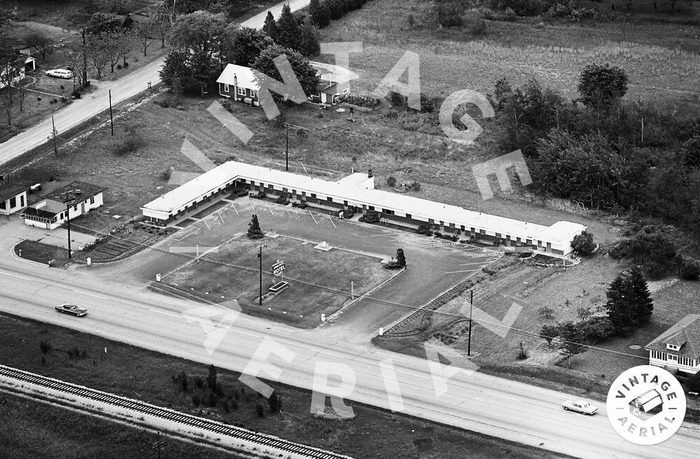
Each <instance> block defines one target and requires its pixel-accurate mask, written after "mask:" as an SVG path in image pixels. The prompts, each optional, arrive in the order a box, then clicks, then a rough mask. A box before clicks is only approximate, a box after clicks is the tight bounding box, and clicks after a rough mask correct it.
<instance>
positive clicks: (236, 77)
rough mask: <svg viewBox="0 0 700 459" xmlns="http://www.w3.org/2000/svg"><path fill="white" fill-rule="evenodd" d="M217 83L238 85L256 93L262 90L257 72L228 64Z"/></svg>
mask: <svg viewBox="0 0 700 459" xmlns="http://www.w3.org/2000/svg"><path fill="white" fill-rule="evenodd" d="M216 82H217V83H223V84H228V85H238V86H241V87H243V88H248V89H253V90H255V91H259V90H260V84H259V82H258V77H257V76H256V74H255V71H254V70H253V69H251V68H250V67H244V66H242V65H236V64H227V65H226V68H225V69H224V71H223V72H221V75H219V78H217V79H216Z"/></svg>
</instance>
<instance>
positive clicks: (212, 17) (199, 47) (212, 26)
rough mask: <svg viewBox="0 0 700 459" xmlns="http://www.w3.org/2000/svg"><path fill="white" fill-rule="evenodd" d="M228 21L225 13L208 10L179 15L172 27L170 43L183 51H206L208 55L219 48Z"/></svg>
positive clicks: (211, 54) (196, 52)
mask: <svg viewBox="0 0 700 459" xmlns="http://www.w3.org/2000/svg"><path fill="white" fill-rule="evenodd" d="M227 24H228V22H227V20H226V16H224V15H223V14H221V13H219V14H213V13H210V12H208V11H195V12H194V13H190V14H184V15H182V16H179V17H178V18H177V19H176V20H175V22H174V23H173V26H172V28H171V29H170V44H171V45H173V47H175V48H178V49H179V50H181V51H187V52H190V53H193V54H199V53H204V54H205V55H207V56H208V57H212V56H213V54H214V53H215V52H216V51H218V50H219V42H220V40H221V38H222V36H223V35H224V34H225V31H226V26H227Z"/></svg>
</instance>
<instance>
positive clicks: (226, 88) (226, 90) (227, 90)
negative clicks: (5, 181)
mask: <svg viewBox="0 0 700 459" xmlns="http://www.w3.org/2000/svg"><path fill="white" fill-rule="evenodd" d="M224 92H231V90H230V89H229V87H228V85H227V84H226V83H224Z"/></svg>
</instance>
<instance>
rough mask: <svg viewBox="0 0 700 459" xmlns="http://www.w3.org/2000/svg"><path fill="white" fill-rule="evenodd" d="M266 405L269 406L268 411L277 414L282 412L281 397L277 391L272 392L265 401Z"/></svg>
mask: <svg viewBox="0 0 700 459" xmlns="http://www.w3.org/2000/svg"><path fill="white" fill-rule="evenodd" d="M267 404H268V405H270V411H272V412H273V413H279V412H280V411H281V410H282V396H280V394H279V393H278V392H277V391H274V392H272V394H270V397H269V398H268V399H267Z"/></svg>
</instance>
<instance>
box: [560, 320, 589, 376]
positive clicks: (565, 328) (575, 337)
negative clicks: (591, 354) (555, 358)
mask: <svg viewBox="0 0 700 459" xmlns="http://www.w3.org/2000/svg"><path fill="white" fill-rule="evenodd" d="M560 336H561V338H562V340H563V341H562V345H561V349H562V351H564V354H566V355H567V356H568V357H569V362H568V363H569V368H571V357H573V356H575V355H576V354H580V353H582V352H584V351H585V350H586V346H584V345H583V344H581V341H582V336H581V333H580V332H579V330H578V329H577V328H576V326H575V325H574V324H573V322H565V323H564V324H562V325H561V328H560Z"/></svg>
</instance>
